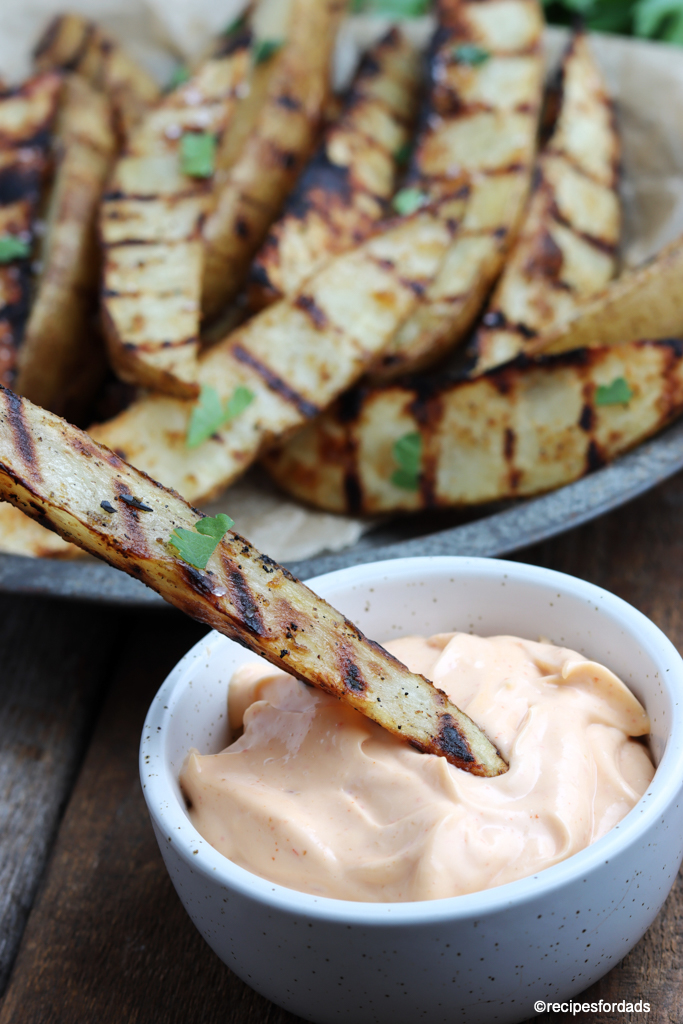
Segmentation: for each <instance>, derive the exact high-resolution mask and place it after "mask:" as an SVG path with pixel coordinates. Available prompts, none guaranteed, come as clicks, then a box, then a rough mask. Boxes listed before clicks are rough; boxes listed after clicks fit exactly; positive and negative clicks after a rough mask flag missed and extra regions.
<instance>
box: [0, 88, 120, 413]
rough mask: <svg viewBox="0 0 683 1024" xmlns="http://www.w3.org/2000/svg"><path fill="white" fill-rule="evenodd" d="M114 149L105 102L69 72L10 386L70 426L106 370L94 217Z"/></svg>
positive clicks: (85, 405)
mask: <svg viewBox="0 0 683 1024" xmlns="http://www.w3.org/2000/svg"><path fill="white" fill-rule="evenodd" d="M115 145H116V140H115V136H114V131H113V124H112V114H111V106H110V104H109V102H108V100H107V99H106V97H105V96H104V95H103V94H101V93H98V92H96V91H95V90H94V89H93V88H92V87H91V86H90V85H89V84H88V83H87V81H86V80H85V79H84V78H81V77H80V76H78V75H69V76H68V77H67V79H66V81H65V84H64V91H63V95H62V101H61V105H60V111H59V115H58V120H57V126H56V129H55V142H54V149H55V150H56V164H57V167H56V173H55V180H54V183H53V186H52V193H51V197H50V202H49V207H48V211H47V216H46V233H45V237H44V238H43V239H42V242H41V246H40V263H41V265H42V269H41V272H40V274H39V276H38V281H37V288H36V293H35V296H34V299H33V306H32V309H31V313H30V316H29V318H28V323H27V325H26V332H25V337H24V341H23V344H22V346H21V349H20V351H19V358H18V365H19V373H18V378H17V383H16V388H17V390H18V391H19V392H20V393H21V394H23V395H25V396H26V397H28V398H30V399H31V401H33V402H35V403H36V404H37V405H42V406H44V407H45V408H47V409H50V410H51V411H53V412H57V413H59V414H61V415H64V416H66V417H67V419H70V420H71V421H76V422H77V421H78V420H79V419H80V418H81V417H82V416H83V415H84V414H85V412H86V410H87V409H88V406H89V405H90V403H91V400H92V398H93V397H94V394H95V391H96V390H97V388H98V387H99V385H100V384H101V382H102V379H103V378H104V373H105V367H106V363H105V356H104V347H103V345H102V343H101V339H100V338H99V337H98V335H97V332H96V330H95V326H94V320H95V302H96V298H97V285H98V279H99V269H100V267H99V252H98V248H97V244H96V238H95V219H96V213H97V208H98V204H99V201H100V197H101V194H102V189H103V186H104V181H105V178H106V175H107V173H108V170H109V167H110V165H111V161H112V159H113V156H114V151H115ZM1 194H2V188H1V179H0V195H1Z"/></svg>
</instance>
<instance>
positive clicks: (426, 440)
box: [262, 339, 683, 516]
mask: <svg viewBox="0 0 683 1024" xmlns="http://www.w3.org/2000/svg"><path fill="white" fill-rule="evenodd" d="M639 349H653V350H655V351H659V352H661V353H662V354H663V364H664V365H663V368H662V372H661V378H660V391H659V393H658V394H657V396H656V403H655V404H654V409H655V410H656V416H655V417H654V418H653V419H652V420H651V422H650V423H649V424H648V425H646V426H644V427H643V429H641V430H640V431H639V432H638V435H637V437H635V438H634V437H633V436H631V437H630V438H629V439H627V440H625V439H624V432H623V429H620V426H619V424H618V422H617V423H615V425H614V427H613V429H611V430H610V431H609V432H608V434H607V437H605V436H604V434H603V436H602V440H601V438H600V436H599V433H598V430H597V429H596V428H597V425H598V423H599V419H600V413H601V412H603V413H604V412H605V411H606V410H605V409H604V408H603V409H600V408H599V405H600V403H599V402H598V400H597V394H596V383H595V381H594V380H593V381H592V380H591V372H592V370H593V368H594V367H596V366H599V365H600V364H601V363H602V362H604V361H605V360H606V358H609V355H610V352H611V351H613V349H610V348H608V347H605V348H591V349H581V350H578V351H573V352H563V353H560V354H558V355H552V356H542V357H540V358H539V359H538V360H535V361H531V360H530V359H529V358H528V357H527V356H524V355H521V356H519V357H518V358H517V359H515V360H513V361H512V362H510V363H508V364H507V365H506V366H502V367H496V368H495V369H492V370H488V371H486V373H483V374H481V375H480V376H479V377H476V378H471V379H467V378H455V379H454V378H452V377H451V378H450V379H448V377H446V379H444V376H443V375H442V374H438V373H434V374H431V375H427V374H424V375H415V376H412V377H405V378H403V379H402V380H399V381H396V382H395V383H394V384H385V385H383V386H382V387H373V386H371V385H361V386H359V387H355V388H353V389H351V390H350V391H348V392H346V393H345V394H344V395H342V396H341V398H340V399H338V400H337V401H336V402H334V403H333V404H332V405H331V406H330V407H329V408H328V409H327V410H326V411H325V412H324V413H323V414H322V415H321V416H319V417H318V418H317V419H316V420H314V421H313V422H312V423H310V424H308V425H307V426H306V427H305V428H304V429H303V430H302V431H300V432H299V433H298V434H295V435H294V436H293V437H292V438H291V439H289V440H285V441H283V442H279V443H277V444H275V445H274V446H273V447H272V448H271V449H270V450H269V451H268V452H267V453H266V454H265V456H263V457H262V462H263V465H264V466H265V467H266V469H267V470H268V472H269V474H270V475H271V477H272V478H273V479H274V480H275V482H276V483H277V484H278V485H279V486H280V487H282V489H283V490H284V491H285V492H286V493H287V494H290V495H291V496H292V497H294V498H296V499H297V500H298V501H303V502H307V503H309V504H310V505H312V506H313V507H315V508H319V509H323V510H325V511H328V512H334V513H341V514H344V515H354V516H358V515H377V514H383V515H385V514H387V513H389V512H393V513H395V512H401V511H404V512H405V511H410V512H415V511H418V510H421V509H435V508H449V507H467V506H471V505H477V504H482V503H489V502H491V501H501V500H503V499H514V498H519V497H529V496H530V495H533V494H539V493H543V492H544V491H547V490H548V489H554V488H556V487H559V486H562V485H564V484H568V483H571V482H572V481H573V480H576V479H578V478H579V477H582V476H585V475H587V474H589V473H592V472H594V471H595V470H597V469H600V468H602V467H603V466H605V465H606V464H607V463H608V462H610V461H612V460H613V459H614V458H616V457H617V456H618V455H620V454H622V453H623V452H625V451H628V450H629V449H630V448H632V447H634V445H636V444H640V443H641V442H642V441H643V440H645V439H646V438H647V437H649V436H651V435H652V434H654V433H655V432H656V431H658V430H661V429H662V428H663V427H664V426H666V425H667V424H668V423H671V422H672V421H673V420H674V419H676V418H677V417H678V416H680V415H681V412H682V411H683V391H682V389H681V381H680V373H679V369H680V367H681V364H682V362H683V340H677V339H665V340H658V341H648V340H643V341H634V342H627V343H625V344H624V345H622V346H620V347H619V349H617V351H619V350H622V352H623V358H624V362H625V365H626V366H628V363H629V361H631V362H632V361H633V358H631V359H629V356H632V354H635V353H636V352H637V350H639ZM568 373H569V374H571V375H573V376H574V377H575V378H576V387H577V390H579V392H580V393H581V395H582V403H581V406H580V409H579V411H578V414H577V420H576V423H575V429H576V432H577V435H578V436H579V437H581V438H582V439H583V442H584V457H583V462H582V465H581V467H580V471H579V472H572V473H571V474H568V475H566V476H565V478H564V479H563V480H562V481H558V482H556V483H554V484H553V485H552V487H550V488H549V487H548V485H547V483H546V484H545V485H544V484H539V483H538V482H536V483H535V484H534V485H533V486H526V487H525V486H523V484H524V480H523V479H520V472H519V465H518V463H517V452H518V449H519V442H520V438H519V437H518V435H517V432H516V431H515V429H514V426H513V425H512V424H504V425H500V424H498V423H497V422H496V419H495V416H492V415H491V412H490V411H488V412H487V410H486V390H485V389H490V393H491V394H493V395H497V396H502V397H503V398H504V399H505V401H506V402H508V403H513V402H515V401H517V400H518V388H519V385H520V384H523V383H524V380H525V378H526V377H527V376H528V375H529V374H534V375H535V376H536V377H538V378H541V379H543V378H546V379H547V378H552V377H553V376H554V375H556V374H557V375H558V376H560V377H563V376H565V375H566V374H568ZM608 382H609V381H608ZM636 384H637V381H636ZM455 391H461V392H463V393H464V396H465V398H466V399H469V405H470V413H471V421H470V425H469V426H468V427H466V428H465V429H467V430H468V431H469V430H470V429H471V431H472V435H473V436H477V429H476V428H477V427H478V428H479V429H480V430H481V429H484V428H485V429H486V433H487V439H488V440H491V438H492V437H495V436H497V437H498V449H497V450H498V451H500V452H501V453H502V455H503V458H504V461H505V464H506V467H507V469H506V472H505V473H504V474H503V475H502V477H501V480H500V488H499V490H498V491H497V492H496V493H487V494H486V496H485V497H483V498H479V499H478V500H476V501H469V500H457V501H456V500H447V499H446V498H445V497H444V495H443V485H442V487H441V489H440V487H439V471H440V456H439V451H440V449H439V448H438V447H437V444H436V439H437V438H438V436H439V433H440V430H441V428H442V422H443V417H444V415H446V414H447V404H448V397H449V395H450V394H451V393H452V392H455ZM468 393H469V394H468ZM536 394H538V392H536ZM383 395H387V396H388V397H389V398H391V397H396V398H397V399H398V401H397V402H396V408H397V410H399V417H400V419H401V421H402V423H401V426H400V427H399V428H398V429H397V430H396V431H395V434H394V436H395V437H396V439H398V438H399V437H401V436H403V435H404V434H405V433H406V432H407V431H410V432H412V431H417V432H419V433H420V436H421V438H422V447H423V458H422V466H421V472H420V475H419V487H418V489H417V490H416V491H405V492H403V493H402V495H401V496H399V495H398V494H397V500H396V501H395V502H394V501H393V500H392V501H387V500H381V501H377V500H376V495H375V496H374V497H373V496H372V495H369V494H368V492H367V490H366V489H365V487H364V485H363V473H362V472H361V465H362V463H361V460H362V458H363V451H362V448H363V446H362V440H363V432H364V431H368V430H369V429H370V428H369V426H368V413H367V409H368V408H370V409H372V407H373V403H374V402H375V401H376V400H378V399H379V400H381V399H382V397H383ZM478 395H479V396H481V397H478V398H477V396H478ZM555 401H557V393H555ZM401 411H402V412H403V413H407V417H406V416H403V415H402V414H401ZM390 412H391V409H390V410H389V413H386V412H385V415H384V417H383V420H382V426H383V428H387V427H389V426H390V423H391V421H390V420H389V419H388V416H389V414H390ZM549 416H550V418H551V419H552V410H551V407H549ZM631 422H632V420H631ZM529 426H530V429H532V430H536V431H538V440H539V445H540V447H541V454H542V455H543V453H544V452H545V454H544V455H543V457H544V458H545V459H546V460H547V459H548V458H549V454H548V453H549V452H552V451H553V450H554V449H553V444H552V434H551V431H550V430H548V429H545V430H544V428H547V426H548V425H547V424H546V423H545V422H544V421H542V420H541V421H540V422H538V421H533V420H532V421H530V423H529ZM452 443H453V444H455V443H456V442H452ZM456 450H457V448H456ZM312 456H313V457H312ZM366 457H367V455H366ZM486 457H487V456H485V457H484V460H483V466H484V468H486V465H487V464H486ZM538 465H539V466H540V467H541V469H542V465H543V459H541V461H540V462H539V464H538ZM327 467H331V471H328V470H327ZM390 473H391V466H387V477H389V476H390Z"/></svg>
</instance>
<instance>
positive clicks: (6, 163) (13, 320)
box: [0, 73, 62, 386]
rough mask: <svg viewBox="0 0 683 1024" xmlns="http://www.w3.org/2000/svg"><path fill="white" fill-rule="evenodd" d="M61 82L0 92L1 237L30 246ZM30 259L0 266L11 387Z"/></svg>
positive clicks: (45, 80) (5, 371)
mask: <svg viewBox="0 0 683 1024" xmlns="http://www.w3.org/2000/svg"><path fill="white" fill-rule="evenodd" d="M61 87H62V80H61V77H60V76H59V75H56V74H53V73H47V74H42V75H38V76H36V77H35V78H32V79H30V80H29V81H28V82H26V83H24V85H22V86H19V87H17V88H15V89H6V90H4V91H3V92H1V93H0V235H12V236H14V237H17V238H19V239H21V240H22V241H24V242H26V243H27V244H28V245H29V246H30V248H31V249H33V244H34V224H35V219H36V216H37V213H38V209H39V204H40V201H41V193H42V190H43V186H44V184H45V182H46V179H47V177H48V174H49V171H50V169H51V160H50V131H51V128H52V123H53V121H54V119H55V116H56V113H57V105H58V102H59V95H60V92H61ZM30 285H31V278H30V257H26V258H23V257H20V258H16V259H13V260H11V261H9V262H7V263H3V264H1V265H0V384H6V385H7V386H14V385H15V381H16V372H17V359H18V354H19V349H20V346H21V344H22V342H23V338H24V330H25V327H26V321H27V319H28V314H29V293H30Z"/></svg>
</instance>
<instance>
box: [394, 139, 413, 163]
mask: <svg viewBox="0 0 683 1024" xmlns="http://www.w3.org/2000/svg"><path fill="white" fill-rule="evenodd" d="M412 151H413V144H412V142H404V143H403V145H402V146H399V147H398V149H397V150H396V151H395V153H394V160H395V161H396V163H397V164H398V165H399V167H404V166H405V165H406V164H407V163H408V161H409V160H410V154H411V153H412Z"/></svg>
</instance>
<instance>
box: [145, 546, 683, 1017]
mask: <svg viewBox="0 0 683 1024" xmlns="http://www.w3.org/2000/svg"><path fill="white" fill-rule="evenodd" d="M311 586H312V587H313V588H314V589H315V590H316V591H317V592H318V593H320V594H321V595H322V596H324V597H325V598H327V599H328V600H329V601H331V603H332V604H334V605H335V606H336V607H337V608H338V609H339V610H341V611H343V612H344V613H345V614H346V615H347V616H349V618H351V619H352V620H353V621H354V622H357V623H358V624H359V625H360V626H361V628H362V629H363V630H364V631H365V632H366V633H367V634H368V635H369V636H371V637H373V638H376V639H379V640H382V639H388V638H390V637H393V636H399V635H401V634H405V633H416V632H417V633H420V632H421V633H426V634H430V633H435V632H442V631H446V630H452V629H458V630H466V631H472V632H477V633H481V634H482V635H493V634H497V633H508V634H517V635H519V636H522V637H528V638H530V639H537V638H538V636H539V635H543V636H546V637H549V638H550V639H552V640H553V641H554V642H556V643H558V644H561V645H565V646H567V647H571V648H574V649H576V650H578V651H581V652H582V653H584V654H586V655H588V656H589V657H591V658H593V659H596V660H598V661H602V662H604V663H605V664H606V665H608V666H609V667H610V668H611V669H613V671H615V672H616V673H617V674H618V675H619V676H621V678H622V679H623V680H624V681H625V682H626V683H627V684H628V685H629V686H630V687H631V688H632V690H633V691H634V693H635V694H636V695H637V696H638V697H639V698H640V700H641V701H642V702H643V703H644V704H645V706H646V708H647V710H648V712H649V714H650V718H651V721H652V752H653V755H654V758H655V761H656V763H657V765H658V768H657V772H656V775H655V778H654V780H653V782H652V785H651V786H650V788H649V790H648V791H647V793H646V794H645V796H644V797H643V798H642V799H641V800H640V802H639V803H638V804H637V806H636V807H635V808H634V809H633V810H632V811H631V812H630V814H628V815H627V816H626V817H625V818H624V819H623V821H622V822H621V823H620V824H619V825H618V826H617V827H616V828H614V829H613V830H612V831H611V832H610V833H609V834H608V835H606V836H605V837H604V838H602V839H600V840H599V841H598V842H597V843H595V844H594V845H593V846H591V847H589V848H588V849H587V850H583V851H582V852H581V853H579V854H576V855H575V856H573V857H570V858H569V859H568V860H566V861H564V862H563V863H561V864H557V865H555V866H554V867H551V868H548V869H547V870H545V871H542V872H540V873H539V874H538V875H534V876H532V877H530V878H525V879H522V880H520V881H517V882H511V883H509V884H507V885H503V886H500V887H499V888H496V889H489V890H486V891H485V892H481V893H473V894H471V895H467V896H457V897H453V898H451V899H441V900H433V901H429V902H419V903H351V902H345V901H343V900H333V899H327V898H319V897H315V896H311V895H308V894H306V893H301V892H295V891H293V890H291V889H285V888H283V887H282V886H279V885H276V884H274V883H272V882H268V881H266V880H265V879H263V878H259V877H257V876H256V875H253V874H251V873H250V872H249V871H246V870H244V869H243V868H240V867H237V866H236V865H235V864H233V863H232V862H231V861H229V860H226V859H225V858H224V857H223V856H222V855H221V854H219V853H218V852H217V851H216V850H214V849H213V848H212V847H211V846H209V845H208V843H206V842H205V841H204V840H203V839H202V838H201V836H200V835H199V834H198V833H197V832H196V830H195V829H194V828H193V826H192V824H191V823H190V821H189V818H188V816H187V813H186V810H185V805H184V802H183V799H182V797H181V794H180V790H179V787H178V772H179V770H180V766H181V764H182V761H183V758H184V757H185V754H186V751H187V750H188V748H189V747H198V748H199V749H200V750H201V751H202V752H204V753H208V752H215V751H218V750H220V749H222V748H223V747H224V746H225V745H226V743H227V739H228V736H227V725H226V721H227V718H226V699H227V691H228V683H229V680H230V677H231V674H232V672H233V670H234V668H235V667H236V666H237V665H239V664H241V663H242V662H244V661H246V660H248V659H252V658H253V657H254V656H253V655H252V654H250V653H249V652H247V651H245V650H243V649H242V648H241V647H238V646H237V644H235V643H233V642H232V641H230V640H227V639H226V638H225V637H223V636H220V635H219V634H217V633H211V634H209V635H208V636H207V638H206V639H205V640H203V641H202V642H201V643H199V644H197V645H196V647H194V648H193V649H192V650H191V651H190V653H189V654H188V655H187V656H186V657H185V658H184V659H183V660H182V661H181V662H180V664H179V665H178V666H177V667H176V668H175V669H174V671H173V672H172V673H171V675H170V676H169V677H168V679H167V680H166V682H165V683H164V685H163V686H162V687H161V689H160V690H159V693H158V694H157V696H156V697H155V699H154V702H153V703H152V706H151V708H150V711H149V714H148V716H147V721H146V723H145V728H144V733H143V738H142V746H141V751H140V772H141V776H142V783H143V787H144V793H145V799H146V800H147V806H148V807H149V813H150V815H151V818H152V824H153V826H154V830H155V832H156V836H157V839H158V841H159V846H160V848H161V852H162V855H163V857H164V860H165V862H166V866H167V868H168V871H169V874H170V876H171V879H172V880H173V884H174V885H175V887H176V889H177V891H178V895H179V896H180V899H181V900H182V902H183V904H184V906H185V908H186V910H187V912H188V913H189V915H190V917H191V918H192V920H193V921H194V923H195V925H196V926H197V928H198V929H199V931H200V932H201V933H202V935H203V936H204V938H205V939H206V941H207V942H208V943H209V945H210V946H211V948H212V949H213V950H214V951H215V952H216V953H217V954H218V956H219V957H220V958H221V959H222V960H223V961H224V962H225V963H226V964H228V966H229V967H230V968H231V969H232V970H233V971H235V973H236V974H238V975H239V976H240V977H241V978H243V979H244V980H245V981H246V982H247V983H248V984H249V985H251V986H252V987H253V988H255V989H256V990H257V991H258V992H261V993H262V994H263V995H264V996H267V997H268V998H269V999H272V1000H273V1001H274V1002H276V1003H279V1004H280V1005H281V1006H283V1007H285V1008H286V1009H288V1010H290V1011H292V1012H293V1013H296V1014H299V1015H300V1016H302V1017H304V1018H305V1019H307V1020H311V1021H317V1022H320V1024H328V1022H329V1024H332V1022H336V1021H345V1022H348V1024H370V1022H382V1024H415V1022H417V1021H420V1020H423V1019H424V1020H426V1021H429V1024H440V1022H443V1024H446V1022H447V1024H455V1022H457V1021H466V1022H467V1024H477V1022H489V1021H491V1022H493V1021H496V1022H499V1024H503V1022H514V1021H521V1020H525V1019H526V1018H528V1017H531V1016H533V1015H534V1008H533V1007H534V1002H535V1001H536V1000H540V999H544V1000H547V1001H550V1000H558V1001H561V1000H564V999H568V998H570V997H572V996H574V995H576V994H578V993H579V992H581V991H582V990H583V989H585V988H586V986H587V985H589V984H590V983H591V982H593V981H595V980H596V979H597V978H599V977H600V976H601V975H602V974H604V973H605V972H606V971H607V970H609V968H610V967H612V966H614V964H616V963H617V961H618V960H620V959H621V958H622V957H623V956H624V955H625V954H626V953H627V952H628V950H629V949H630V948H631V947H632V946H633V945H634V944H635V943H636V942H637V941H638V939H639V938H640V936H641V935H642V934H643V932H644V931H645V929H646V928H647V927H648V926H649V924H650V923H651V922H652V920H653V919H654V917H655V915H656V914H657V912H658V911H659V909H660V907H661V906H662V904H663V902H664V899H665V898H666V895H667V893H668V892H669V889H670V887H671V885H672V884H673V881H674V878H675V876H676V872H677V870H678V866H679V864H680V862H681V857H682V856H683V801H682V800H681V790H682V787H683V721H682V715H681V706H680V696H681V695H683V662H682V661H681V658H680V657H679V655H678V654H677V652H676V650H675V649H674V647H673V646H672V644H671V643H670V642H669V641H668V640H667V638H666V637H665V636H664V635H663V634H662V633H661V631H660V630H659V629H657V627H656V626H654V625H653V624H652V623H651V622H650V621H649V620H648V619H646V618H645V617H644V616H643V615H641V614H640V612H637V611H636V610H635V609H634V608H632V607H631V606H630V605H628V604H626V603H625V602H624V601H621V600H620V599H619V598H617V597H614V596H613V595H611V594H608V593H606V592H605V591H604V590H600V589H599V588H598V587H594V586H592V585H590V584H588V583H584V582H582V581H581V580H577V579H573V578H572V577H570V576H564V575H562V574H560V573H556V572H551V571H549V570H546V569H539V568H536V567H534V566H529V565H522V564H519V563H516V562H503V561H495V560H488V559H478V558H471V559H470V558H406V559H398V560H397V561H393V562H379V563H375V564H371V565H363V566H358V567H356V568H351V569H344V570H342V571H340V572H335V573H331V574H329V575H327V576H321V577H318V578H317V579H315V580H312V581H311Z"/></svg>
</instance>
